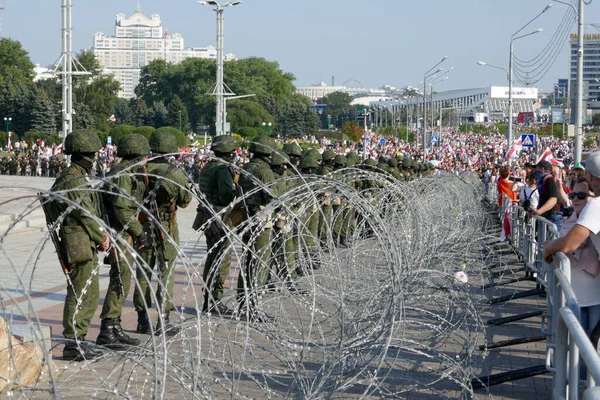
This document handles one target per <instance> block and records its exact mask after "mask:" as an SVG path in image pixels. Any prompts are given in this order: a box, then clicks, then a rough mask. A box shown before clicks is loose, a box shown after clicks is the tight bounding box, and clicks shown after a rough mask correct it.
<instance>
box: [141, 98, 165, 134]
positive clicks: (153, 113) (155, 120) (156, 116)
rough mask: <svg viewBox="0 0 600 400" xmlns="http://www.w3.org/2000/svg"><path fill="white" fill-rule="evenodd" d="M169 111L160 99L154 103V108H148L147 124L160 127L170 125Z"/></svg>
mask: <svg viewBox="0 0 600 400" xmlns="http://www.w3.org/2000/svg"><path fill="white" fill-rule="evenodd" d="M168 116H169V111H168V110H167V107H165V104H164V103H163V102H162V101H158V102H156V103H154V104H153V105H152V108H150V109H148V113H147V114H146V125H148V126H154V127H155V128H160V127H163V126H169V122H168Z"/></svg>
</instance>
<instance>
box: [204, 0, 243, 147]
mask: <svg viewBox="0 0 600 400" xmlns="http://www.w3.org/2000/svg"><path fill="white" fill-rule="evenodd" d="M241 3H242V1H241V0H236V1H230V2H227V3H225V4H223V5H221V4H219V3H217V2H216V1H215V0H208V1H201V2H200V4H202V5H203V6H212V7H214V8H213V9H214V11H215V12H216V13H217V68H216V71H217V72H216V83H215V86H214V90H213V92H212V94H214V95H215V96H216V99H217V112H216V122H215V125H216V135H217V136H219V135H225V134H226V133H227V130H226V129H225V124H226V116H225V100H224V96H226V95H227V96H229V95H233V93H231V92H230V91H229V92H225V88H226V86H225V83H224V82H223V64H224V55H223V53H224V51H223V48H224V46H223V43H224V34H223V21H224V19H223V13H224V11H225V8H227V7H233V6H237V5H238V4H241ZM227 89H228V88H227Z"/></svg>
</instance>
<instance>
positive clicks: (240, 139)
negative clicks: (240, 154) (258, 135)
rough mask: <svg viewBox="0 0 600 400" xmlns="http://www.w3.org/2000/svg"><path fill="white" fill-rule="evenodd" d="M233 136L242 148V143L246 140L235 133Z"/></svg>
mask: <svg viewBox="0 0 600 400" xmlns="http://www.w3.org/2000/svg"><path fill="white" fill-rule="evenodd" d="M231 136H232V137H233V138H234V139H235V140H237V141H238V143H239V144H240V146H241V144H242V142H243V141H244V138H243V137H242V136H241V135H238V134H237V133H234V134H233V135H231Z"/></svg>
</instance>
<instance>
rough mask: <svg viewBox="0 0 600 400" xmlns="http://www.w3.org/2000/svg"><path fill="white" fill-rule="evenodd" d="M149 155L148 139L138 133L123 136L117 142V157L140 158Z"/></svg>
mask: <svg viewBox="0 0 600 400" xmlns="http://www.w3.org/2000/svg"><path fill="white" fill-rule="evenodd" d="M148 153H150V145H149V144H148V139H146V137H145V136H144V135H140V134H139V133H132V134H130V135H125V136H123V137H122V138H121V140H119V146H118V147H117V156H118V157H140V156H145V155H146V154H148Z"/></svg>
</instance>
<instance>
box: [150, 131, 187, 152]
mask: <svg viewBox="0 0 600 400" xmlns="http://www.w3.org/2000/svg"><path fill="white" fill-rule="evenodd" d="M156 132H157V133H159V132H170V133H171V134H173V135H175V138H177V146H179V147H182V146H187V145H188V144H189V140H188V138H187V137H186V136H185V134H184V133H183V132H181V131H180V130H179V129H176V128H173V127H171V126H163V127H162V128H158V129H157V130H156Z"/></svg>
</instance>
